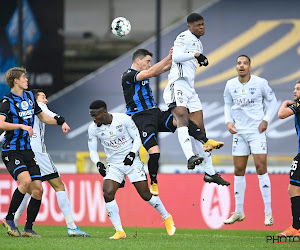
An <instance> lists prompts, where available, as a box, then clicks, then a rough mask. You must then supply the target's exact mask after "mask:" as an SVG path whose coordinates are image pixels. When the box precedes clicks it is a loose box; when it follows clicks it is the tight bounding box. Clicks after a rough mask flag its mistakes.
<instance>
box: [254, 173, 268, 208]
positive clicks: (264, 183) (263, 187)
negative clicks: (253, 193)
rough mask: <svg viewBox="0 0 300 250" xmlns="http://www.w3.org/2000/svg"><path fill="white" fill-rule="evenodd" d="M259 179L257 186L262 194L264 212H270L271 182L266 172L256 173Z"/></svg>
mask: <svg viewBox="0 0 300 250" xmlns="http://www.w3.org/2000/svg"><path fill="white" fill-rule="evenodd" d="M257 176H258V180H259V188H260V192H261V194H262V197H263V200H264V204H265V213H272V208H271V182H270V178H269V175H268V173H265V174H262V175H257Z"/></svg>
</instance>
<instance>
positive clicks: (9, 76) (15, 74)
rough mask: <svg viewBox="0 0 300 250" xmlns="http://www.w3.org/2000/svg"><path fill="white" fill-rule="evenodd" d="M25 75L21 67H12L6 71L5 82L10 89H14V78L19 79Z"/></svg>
mask: <svg viewBox="0 0 300 250" xmlns="http://www.w3.org/2000/svg"><path fill="white" fill-rule="evenodd" d="M23 73H24V74H26V69H24V68H22V67H14V68H11V69H9V70H7V71H6V73H5V81H6V83H7V85H8V86H9V87H10V88H13V87H14V81H15V78H17V79H20V77H21V76H22V74H23Z"/></svg>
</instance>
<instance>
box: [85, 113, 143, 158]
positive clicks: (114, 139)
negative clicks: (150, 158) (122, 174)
mask: <svg viewBox="0 0 300 250" xmlns="http://www.w3.org/2000/svg"><path fill="white" fill-rule="evenodd" d="M111 115H112V122H111V124H108V125H105V124H102V125H101V126H100V127H97V125H96V124H95V123H94V122H93V123H92V124H91V125H90V126H89V129H88V135H89V141H88V146H89V151H90V155H91V159H92V161H93V162H94V164H97V162H98V161H100V159H99V156H98V154H96V152H97V140H98V139H99V140H100V142H101V144H102V145H103V147H104V152H105V154H106V156H107V159H106V161H107V162H108V163H122V164H123V160H124V159H125V156H126V155H127V154H129V152H134V153H137V152H138V150H139V148H140V146H141V138H140V135H139V131H138V129H137V127H136V125H135V123H134V122H133V120H132V119H131V117H130V116H128V115H126V114H121V113H112V114H111Z"/></svg>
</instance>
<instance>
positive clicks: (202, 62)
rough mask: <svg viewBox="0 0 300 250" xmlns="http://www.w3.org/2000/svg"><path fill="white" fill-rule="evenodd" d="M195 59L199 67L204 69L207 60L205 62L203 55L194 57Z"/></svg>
mask: <svg viewBox="0 0 300 250" xmlns="http://www.w3.org/2000/svg"><path fill="white" fill-rule="evenodd" d="M196 59H197V61H198V63H199V65H200V67H201V66H205V67H206V66H207V65H208V60H207V58H206V56H205V55H202V54H200V56H198V57H196Z"/></svg>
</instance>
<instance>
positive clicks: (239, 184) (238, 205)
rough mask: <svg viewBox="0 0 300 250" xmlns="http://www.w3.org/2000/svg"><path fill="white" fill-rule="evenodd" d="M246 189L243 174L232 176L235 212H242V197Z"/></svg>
mask: <svg viewBox="0 0 300 250" xmlns="http://www.w3.org/2000/svg"><path fill="white" fill-rule="evenodd" d="M245 190H246V178H245V176H236V175H235V176H234V197H235V212H236V213H239V214H243V213H244V197H245Z"/></svg>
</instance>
